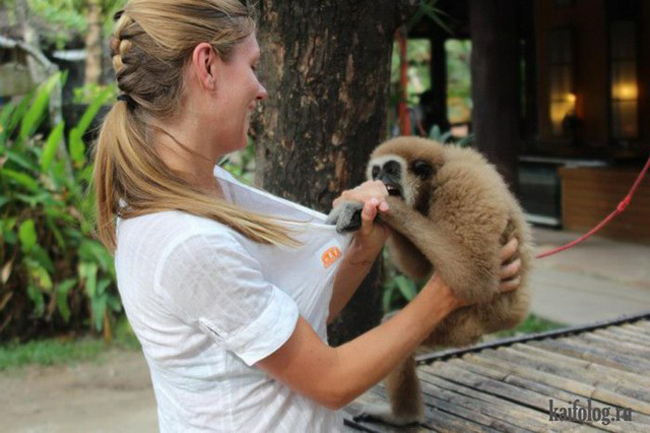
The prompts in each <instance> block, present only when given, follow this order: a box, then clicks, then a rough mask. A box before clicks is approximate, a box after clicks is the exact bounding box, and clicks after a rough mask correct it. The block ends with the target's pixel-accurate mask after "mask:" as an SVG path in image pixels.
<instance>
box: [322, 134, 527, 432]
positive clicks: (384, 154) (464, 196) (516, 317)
mask: <svg viewBox="0 0 650 433" xmlns="http://www.w3.org/2000/svg"><path fill="white" fill-rule="evenodd" d="M367 176H368V179H372V180H380V181H382V182H383V183H384V184H385V185H386V188H387V189H388V193H389V197H388V198H387V201H388V204H389V207H390V209H389V210H388V211H387V212H386V213H382V214H381V216H380V218H381V219H382V220H383V221H384V222H386V223H387V224H389V225H390V226H391V228H392V229H393V234H392V235H391V237H390V238H389V240H388V249H389V253H390V257H391V261H392V262H393V263H394V264H395V266H396V267H397V268H398V269H399V270H400V271H401V272H403V273H404V274H406V275H407V276H409V277H411V278H412V279H414V280H422V279H424V278H427V277H429V276H430V275H431V274H432V272H433V271H434V270H435V272H438V273H439V274H440V275H441V277H442V279H443V280H444V281H445V282H446V283H447V284H448V285H449V287H450V288H451V290H452V291H453V292H454V294H455V295H456V296H457V297H459V298H461V299H465V300H467V301H469V302H473V303H474V304H473V305H471V306H468V307H463V308H460V309H458V310H456V311H454V312H453V313H452V314H450V315H449V316H447V317H446V318H445V319H444V320H443V321H442V322H441V323H440V324H439V325H438V326H437V327H436V329H435V330H434V331H433V332H432V333H431V335H429V337H428V338H427V339H426V340H425V341H424V344H425V345H427V346H453V347H458V346H465V345H469V344H473V343H475V342H476V341H477V340H478V339H479V338H480V337H481V336H482V335H484V334H487V333H491V332H495V331H499V330H503V329H507V328H511V327H514V326H516V325H517V324H518V323H520V322H521V321H522V320H523V319H524V318H525V317H526V315H527V312H528V307H529V302H530V293H529V290H528V287H527V284H526V280H527V274H528V271H529V269H530V263H531V259H532V255H531V254H532V246H531V243H532V241H531V231H530V228H529V226H528V225H527V224H526V222H525V220H524V215H523V212H522V209H521V207H520V206H519V203H518V202H517V200H516V199H515V197H514V196H513V195H512V193H511V192H510V191H509V190H508V187H507V185H506V184H505V182H504V181H503V179H502V177H501V176H500V175H499V174H498V173H497V171H496V169H495V168H494V166H492V165H491V164H490V163H488V162H487V160H486V159H485V158H484V157H483V156H482V155H481V154H480V153H479V152H477V151H475V150H473V149H469V148H461V147H458V146H454V145H442V144H440V143H437V142H434V141H431V140H427V139H423V138H416V137H398V138H395V139H392V140H389V141H387V142H385V143H383V144H381V145H380V146H379V147H377V148H376V149H375V151H374V152H373V153H372V155H371V158H370V162H369V164H368V169H367ZM361 207H362V205H361V204H360V203H357V202H350V201H348V202H343V203H342V204H341V205H339V206H337V207H336V208H335V209H333V210H332V212H331V214H330V217H329V219H328V221H329V222H330V223H331V224H336V226H337V230H339V231H353V230H356V229H358V228H359V227H360V225H361V217H360V212H361ZM512 237H516V238H517V240H518V241H519V247H518V250H517V252H516V254H515V255H514V256H513V257H512V258H511V260H515V259H516V258H520V259H521V268H520V271H519V275H518V277H519V278H520V279H521V280H520V281H521V282H520V286H519V288H518V289H517V290H515V291H513V292H508V293H500V292H499V285H500V278H499V269H500V267H501V259H500V256H499V251H500V249H501V247H502V246H503V245H504V244H505V243H506V242H507V241H508V240H510V239H511V238H512ZM386 388H387V392H388V395H389V399H390V403H391V407H390V408H372V409H370V410H367V411H366V413H365V415H367V416H369V417H372V418H377V419H380V420H383V421H385V422H388V423H391V424H397V425H404V424H410V423H413V422H417V421H420V420H421V419H422V415H423V408H424V406H423V402H422V395H421V390H420V385H419V381H418V378H417V375H416V372H415V361H414V359H413V356H409V357H408V359H406V360H405V361H404V362H403V363H402V364H401V365H400V366H399V367H398V368H397V369H396V370H395V371H394V372H393V373H391V374H390V375H389V376H388V377H387V379H386Z"/></svg>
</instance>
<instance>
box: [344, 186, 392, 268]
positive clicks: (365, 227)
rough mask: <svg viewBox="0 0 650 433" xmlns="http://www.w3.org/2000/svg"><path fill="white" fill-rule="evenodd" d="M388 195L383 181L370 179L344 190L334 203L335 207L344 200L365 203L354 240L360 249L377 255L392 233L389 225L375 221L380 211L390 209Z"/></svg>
mask: <svg viewBox="0 0 650 433" xmlns="http://www.w3.org/2000/svg"><path fill="white" fill-rule="evenodd" d="M387 197H388V190H387V189H386V186H385V185H384V183H383V182H381V181H378V180H369V181H366V182H364V183H362V184H361V185H359V186H357V187H356V188H354V189H349V190H346V191H343V192H342V193H341V196H340V197H338V198H337V199H335V200H334V202H333V203H332V205H333V207H334V208H336V206H337V205H338V204H339V203H341V202H344V201H357V202H360V203H363V209H362V211H361V228H360V229H359V230H358V231H357V232H355V234H354V241H355V243H356V244H357V246H358V247H359V249H360V251H363V252H368V253H369V254H372V255H376V254H377V253H378V252H379V250H380V249H381V248H382V247H383V246H384V243H385V242H386V239H388V236H389V235H390V229H389V228H388V226H387V225H385V224H382V223H380V222H378V221H375V217H376V216H377V214H378V213H379V212H382V213H383V212H386V211H388V203H387V202H386V198H387ZM373 260H374V257H373Z"/></svg>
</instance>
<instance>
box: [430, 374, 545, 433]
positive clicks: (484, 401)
mask: <svg viewBox="0 0 650 433" xmlns="http://www.w3.org/2000/svg"><path fill="white" fill-rule="evenodd" d="M419 373H420V375H421V376H420V377H421V379H422V384H423V390H425V392H426V390H427V389H429V390H431V391H435V392H437V393H439V394H438V395H444V398H445V399H446V400H447V401H449V402H450V403H455V404H461V405H464V406H465V407H467V408H469V409H473V410H476V411H479V412H480V413H483V414H485V415H488V416H491V417H493V418H496V419H500V420H502V421H506V422H510V423H513V424H516V425H517V426H519V427H521V428H524V429H528V430H532V431H540V430H544V429H545V425H546V421H547V416H545V415H544V414H542V413H541V412H538V411H536V410H533V409H530V408H528V407H525V406H519V405H513V404H507V401H504V400H503V399H500V398H497V397H494V396H492V395H490V394H486V393H484V392H481V391H478V390H475V389H473V388H470V387H467V386H463V385H460V384H458V383H455V382H451V381H448V380H445V379H442V378H440V377H438V376H435V375H433V374H430V373H428V372H427V371H420V372H419Z"/></svg>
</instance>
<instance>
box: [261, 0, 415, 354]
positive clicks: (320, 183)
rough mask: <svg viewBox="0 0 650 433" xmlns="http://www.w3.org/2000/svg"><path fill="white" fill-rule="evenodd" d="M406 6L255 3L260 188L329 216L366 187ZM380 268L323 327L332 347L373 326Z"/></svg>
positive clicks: (330, 0) (381, 134) (361, 0)
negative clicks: (264, 94)
mask: <svg viewBox="0 0 650 433" xmlns="http://www.w3.org/2000/svg"><path fill="white" fill-rule="evenodd" d="M412 3H413V2H412V1H406V0H402V1H397V2H393V1H390V2H389V1H382V2H377V1H372V0H358V1H343V0H322V1H318V2H313V1H307V0H300V1H298V0H297V1H292V2H277V1H272V0H263V1H262V2H260V9H261V10H260V12H261V13H260V20H259V27H260V28H259V41H260V45H261V51H262V58H261V62H260V78H261V80H262V83H263V84H264V85H265V86H266V88H267V90H268V93H269V97H268V99H267V100H266V101H264V102H263V103H262V107H263V108H262V109H261V111H260V113H259V114H258V115H257V116H256V119H255V122H254V125H253V129H254V133H255V135H256V141H257V158H256V163H257V166H256V181H257V184H258V185H260V186H261V187H263V188H264V189H266V190H267V191H270V192H272V193H273V194H276V195H279V196H282V197H285V198H287V199H289V200H292V201H295V202H298V203H301V204H303V205H305V206H309V207H311V208H313V209H316V210H319V211H321V212H329V210H330V209H331V205H332V200H333V199H334V198H335V197H337V196H338V195H339V194H340V193H341V191H343V190H344V189H349V188H351V187H353V186H355V185H358V184H360V183H361V182H363V181H364V180H365V167H366V164H367V161H368V156H369V154H370V152H371V151H372V149H373V148H374V147H375V146H377V145H378V144H379V143H380V142H381V141H382V140H383V139H385V137H386V132H387V126H386V109H387V105H388V86H389V82H390V59H391V52H392V44H393V34H394V31H395V29H396V28H397V27H398V26H399V24H401V22H402V21H403V19H404V17H405V15H406V14H407V13H409V12H410V10H409V9H410V8H412V6H413V5H412ZM379 269H380V267H379V266H378V265H376V266H375V267H374V268H373V271H372V272H371V274H370V275H369V276H368V278H366V280H365V281H364V283H363V284H362V286H361V288H360V289H359V290H358V291H357V294H356V295H355V297H354V298H353V300H352V301H351V302H350V304H349V305H348V307H347V308H346V309H345V310H344V312H343V313H342V315H341V318H340V319H339V320H338V321H337V322H336V323H335V324H334V325H333V326H332V327H331V328H330V343H331V344H333V345H338V344H341V343H343V342H344V341H347V340H349V339H351V338H354V337H355V336H357V335H359V334H361V333H363V332H365V331H367V330H368V329H370V328H372V327H373V326H375V325H376V324H377V323H379V320H380V318H381V315H382V311H381V302H380V301H381V284H380V280H379V272H378V270H379Z"/></svg>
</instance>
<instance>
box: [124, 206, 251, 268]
mask: <svg viewBox="0 0 650 433" xmlns="http://www.w3.org/2000/svg"><path fill="white" fill-rule="evenodd" d="M196 238H203V239H208V240H210V241H211V242H213V243H217V244H220V245H233V246H240V245H241V244H242V239H241V235H239V233H237V232H236V231H235V230H233V229H232V228H230V227H228V226H226V225H224V224H221V223H219V222H217V221H214V220H211V219H209V218H206V217H201V216H198V215H193V214H190V213H188V212H182V211H176V210H169V211H162V212H156V213H151V214H146V215H141V216H137V217H135V218H130V219H127V220H121V221H120V222H119V224H118V228H117V245H118V250H119V249H120V248H122V249H129V250H136V249H137V250H141V251H148V252H149V253H150V254H152V255H155V256H159V257H161V258H162V257H164V256H165V255H166V254H165V252H169V251H170V250H171V249H175V248H178V247H179V246H180V245H181V244H183V245H186V246H188V247H189V246H190V245H192V244H194V243H195V242H194V241H193V239H196Z"/></svg>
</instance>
